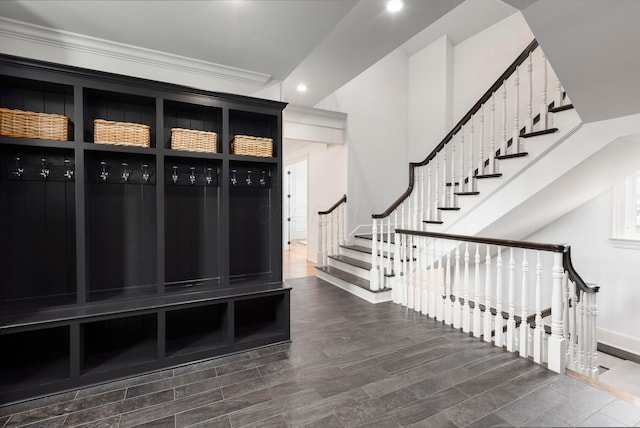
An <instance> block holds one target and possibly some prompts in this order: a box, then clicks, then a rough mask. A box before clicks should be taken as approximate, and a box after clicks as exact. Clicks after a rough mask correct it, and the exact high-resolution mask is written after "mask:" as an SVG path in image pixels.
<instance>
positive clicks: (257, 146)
mask: <svg viewBox="0 0 640 428" xmlns="http://www.w3.org/2000/svg"><path fill="white" fill-rule="evenodd" d="M231 153H233V154H236V155H246V156H260V157H265V158H270V157H272V156H273V140H272V139H271V138H262V137H250V136H248V135H236V136H235V137H233V140H231Z"/></svg>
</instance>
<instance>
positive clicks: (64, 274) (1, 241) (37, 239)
mask: <svg viewBox="0 0 640 428" xmlns="http://www.w3.org/2000/svg"><path fill="white" fill-rule="evenodd" d="M74 168H75V160H74V152H73V150H64V149H55V148H38V147H28V146H13V145H11V146H4V147H0V202H1V203H0V206H1V207H2V208H1V209H0V260H2V262H1V263H0V310H1V311H2V312H3V313H8V312H12V311H21V310H26V309H29V308H40V307H45V306H56V305H61V304H67V303H75V301H76V221H75V204H76V198H75V179H74V175H75V171H74ZM66 172H70V174H69V175H70V177H69V178H67V177H65V173H66ZM14 284H19V286H15V285H14Z"/></svg>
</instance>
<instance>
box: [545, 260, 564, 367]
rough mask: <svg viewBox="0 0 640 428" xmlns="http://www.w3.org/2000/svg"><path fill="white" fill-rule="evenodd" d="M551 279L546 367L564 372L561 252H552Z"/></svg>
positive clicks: (562, 269)
mask: <svg viewBox="0 0 640 428" xmlns="http://www.w3.org/2000/svg"><path fill="white" fill-rule="evenodd" d="M551 272H552V273H551V277H552V279H553V288H552V297H551V337H550V338H549V346H548V349H549V354H548V368H549V370H552V371H554V372H557V373H564V369H565V367H566V358H567V354H566V353H567V343H566V340H565V338H564V335H563V334H562V314H563V311H562V280H563V278H564V268H563V266H562V253H554V254H553V268H552V271H551Z"/></svg>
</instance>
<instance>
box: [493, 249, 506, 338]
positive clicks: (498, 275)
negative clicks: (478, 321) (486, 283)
mask: <svg viewBox="0 0 640 428" xmlns="http://www.w3.org/2000/svg"><path fill="white" fill-rule="evenodd" d="M503 324H504V321H503V318H502V249H501V248H500V247H498V257H497V258H496V326H495V339H494V340H495V345H496V346H498V347H502V343H503V340H502V336H503V335H502V326H503Z"/></svg>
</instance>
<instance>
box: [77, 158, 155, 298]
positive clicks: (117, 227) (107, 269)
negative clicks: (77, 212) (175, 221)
mask: <svg viewBox="0 0 640 428" xmlns="http://www.w3.org/2000/svg"><path fill="white" fill-rule="evenodd" d="M86 155H87V156H86V183H85V191H86V196H85V198H86V225H87V227H86V229H87V232H86V248H87V300H89V301H95V300H102V299H109V298H128V297H137V296H139V295H144V294H153V293H156V292H157V286H156V280H157V264H156V263H157V262H156V260H157V227H156V224H157V220H156V211H157V191H156V186H155V184H156V180H157V179H156V165H155V158H154V157H153V156H142V155H134V154H120V153H93V152H92V153H87V154H86ZM103 163H104V164H103ZM125 164H126V165H125ZM145 165H146V166H145ZM125 171H126V172H128V173H129V174H130V175H129V176H128V178H127V180H126V181H125V180H124V179H123V174H124V173H125ZM145 171H146V174H148V180H147V181H145V180H144V177H145ZM105 172H106V173H107V174H106V177H105V174H104V173H105Z"/></svg>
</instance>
